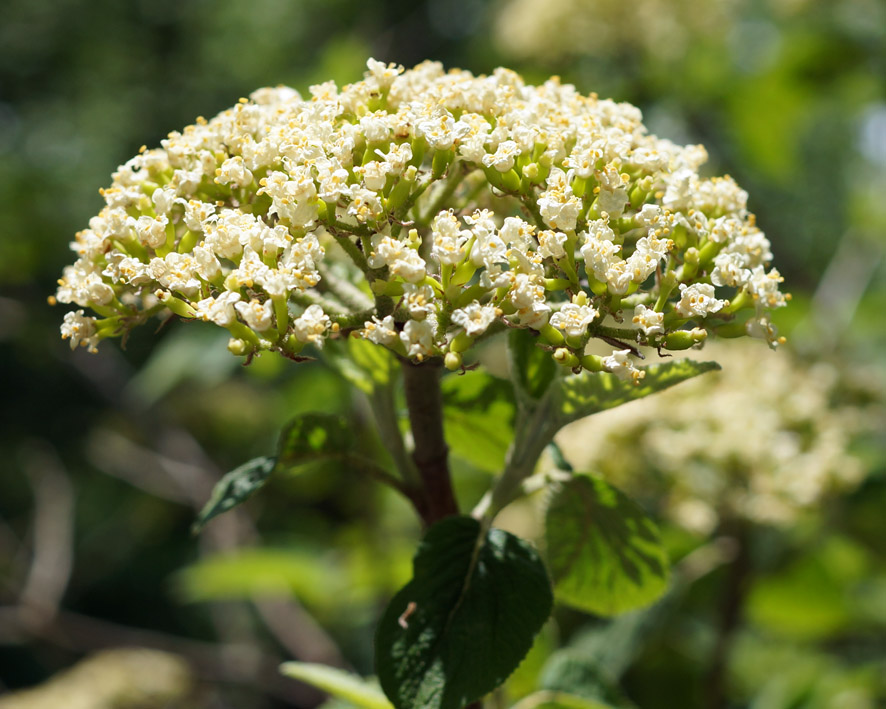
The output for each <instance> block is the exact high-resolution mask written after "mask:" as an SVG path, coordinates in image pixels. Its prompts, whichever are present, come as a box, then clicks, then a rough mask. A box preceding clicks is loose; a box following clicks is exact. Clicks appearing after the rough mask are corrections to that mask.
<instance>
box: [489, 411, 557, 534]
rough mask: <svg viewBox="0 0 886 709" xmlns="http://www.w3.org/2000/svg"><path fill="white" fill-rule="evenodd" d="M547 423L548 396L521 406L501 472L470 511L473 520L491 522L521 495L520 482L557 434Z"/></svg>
mask: <svg viewBox="0 0 886 709" xmlns="http://www.w3.org/2000/svg"><path fill="white" fill-rule="evenodd" d="M551 421H552V416H551V411H550V397H549V396H548V395H545V396H544V397H542V398H541V399H540V400H539V401H537V402H534V403H533V404H532V405H531V406H527V407H522V406H521V408H520V410H519V411H518V414H517V422H516V425H515V426H514V439H513V441H512V442H511V447H510V448H509V449H508V455H507V458H506V460H505V469H504V472H502V474H501V475H500V476H499V477H498V479H497V480H496V481H495V484H494V485H493V487H492V489H491V490H490V491H489V492H487V493H486V495H484V496H483V499H482V500H480V502H479V503H478V504H477V506H476V507H475V508H474V511H473V513H472V514H473V516H474V517H476V518H478V519H492V518H494V517H495V516H496V515H497V514H498V513H499V512H500V511H501V510H502V509H504V508H505V507H506V506H507V505H509V504H510V503H511V502H513V501H514V500H516V499H517V498H518V497H520V496H521V495H522V494H523V482H524V481H525V480H526V479H527V478H528V477H529V476H530V475H532V472H533V471H534V470H535V466H536V464H537V463H538V459H539V458H540V457H541V454H542V453H543V452H544V449H545V448H546V447H547V446H548V444H549V443H550V442H551V441H553V440H554V435H556V433H557V426H556V425H554V424H552V423H551Z"/></svg>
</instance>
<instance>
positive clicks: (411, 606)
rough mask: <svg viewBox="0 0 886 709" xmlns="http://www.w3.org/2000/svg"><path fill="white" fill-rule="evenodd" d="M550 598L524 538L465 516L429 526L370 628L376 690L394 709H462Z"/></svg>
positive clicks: (494, 681) (541, 618)
mask: <svg viewBox="0 0 886 709" xmlns="http://www.w3.org/2000/svg"><path fill="white" fill-rule="evenodd" d="M552 600H553V599H552V595H551V587H550V583H549V581H548V578H547V573H546V572H545V568H544V565H543V564H542V563H541V560H540V559H539V557H538V554H537V553H536V551H535V550H534V549H533V548H532V547H531V546H530V545H529V544H528V543H527V542H525V541H523V540H521V539H519V538H518V537H515V536H514V535H512V534H509V533H508V532H505V531H503V530H500V529H490V530H489V531H487V532H485V533H483V531H482V530H481V527H480V523H479V522H477V521H476V520H474V519H472V518H470V517H450V518H448V519H445V520H443V521H442V522H438V523H437V524H435V525H434V526H433V527H431V528H430V530H429V531H428V533H427V534H426V535H425V538H424V539H423V540H422V542H421V545H420V546H419V549H418V553H417V554H416V556H415V560H414V576H413V579H412V581H410V582H409V583H408V584H407V585H406V586H405V587H404V588H403V589H402V590H401V591H400V592H399V593H398V594H397V595H396V596H394V598H393V600H392V601H391V603H390V605H389V606H388V608H387V610H386V611H385V614H384V617H383V618H382V620H381V623H380V624H379V627H378V632H377V634H376V668H377V671H378V676H379V679H380V681H381V685H382V688H383V689H384V691H385V694H387V695H388V698H389V699H390V700H391V701H392V702H393V703H394V705H395V706H396V707H397V708H398V709H417V708H418V707H421V708H422V709H462V707H464V706H465V705H467V704H469V703H470V702H472V701H474V700H476V699H478V698H480V697H482V696H483V695H484V694H486V693H487V692H490V691H492V690H493V689H494V688H495V687H497V686H498V685H500V684H501V683H502V682H504V680H505V679H506V678H507V677H508V675H510V674H511V672H513V671H514V669H515V668H516V667H517V665H518V664H519V663H520V661H521V660H522V659H523V657H524V656H525V655H526V653H527V652H528V651H529V648H530V647H531V645H532V640H533V637H534V636H535V634H536V633H537V632H538V631H539V630H540V629H541V627H542V625H543V624H544V622H545V620H547V618H548V615H550V612H551V604H552Z"/></svg>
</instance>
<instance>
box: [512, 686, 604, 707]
mask: <svg viewBox="0 0 886 709" xmlns="http://www.w3.org/2000/svg"><path fill="white" fill-rule="evenodd" d="M511 709H614V707H613V706H612V705H611V704H604V703H603V702H599V701H596V700H594V699H588V698H586V697H579V696H576V695H574V694H569V693H567V692H558V691H554V690H549V689H543V690H541V691H540V692H535V693H534V694H530V695H529V696H528V697H524V698H523V699H521V700H520V701H519V702H517V703H516V704H514V706H513V707H511Z"/></svg>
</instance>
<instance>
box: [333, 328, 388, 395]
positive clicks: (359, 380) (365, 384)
mask: <svg viewBox="0 0 886 709" xmlns="http://www.w3.org/2000/svg"><path fill="white" fill-rule="evenodd" d="M323 360H324V361H325V362H326V363H327V364H329V365H330V366H331V367H332V368H333V369H334V370H335V371H336V372H338V374H339V375H341V376H342V377H343V378H344V379H346V380H347V381H348V382H350V383H351V384H353V385H354V386H355V387H357V388H358V389H360V390H361V391H363V392H364V393H365V394H371V393H372V392H373V390H375V389H376V388H378V387H383V386H388V385H389V384H390V383H391V382H392V380H393V378H394V375H395V373H396V371H397V368H398V365H397V359H396V358H395V357H394V355H393V354H392V353H391V351H390V350H388V349H387V348H385V347H382V346H381V345H376V344H374V343H372V342H370V341H369V340H364V339H362V338H359V337H349V338H348V339H347V340H345V341H344V342H340V341H330V342H329V343H327V347H325V348H324V349H323Z"/></svg>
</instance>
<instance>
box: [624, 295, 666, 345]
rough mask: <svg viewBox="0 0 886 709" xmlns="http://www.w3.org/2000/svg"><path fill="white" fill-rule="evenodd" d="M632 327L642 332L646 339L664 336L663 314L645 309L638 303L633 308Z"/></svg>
mask: <svg viewBox="0 0 886 709" xmlns="http://www.w3.org/2000/svg"><path fill="white" fill-rule="evenodd" d="M632 322H633V323H634V325H635V326H636V327H637V328H639V329H640V330H642V331H643V333H644V334H645V335H646V336H647V337H651V336H653V335H662V334H664V313H657V312H655V311H654V310H653V309H652V308H647V307H646V306H645V305H643V304H642V303H639V304H638V305H637V306H636V307H635V308H634V318H633V321H632Z"/></svg>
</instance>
